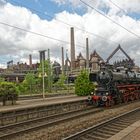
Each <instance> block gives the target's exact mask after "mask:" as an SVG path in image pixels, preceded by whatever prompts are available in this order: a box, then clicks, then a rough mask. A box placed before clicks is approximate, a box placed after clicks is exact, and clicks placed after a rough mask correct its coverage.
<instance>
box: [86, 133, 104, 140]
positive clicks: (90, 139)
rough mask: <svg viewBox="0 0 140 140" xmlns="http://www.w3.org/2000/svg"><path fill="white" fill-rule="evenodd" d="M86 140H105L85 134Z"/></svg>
mask: <svg viewBox="0 0 140 140" xmlns="http://www.w3.org/2000/svg"><path fill="white" fill-rule="evenodd" d="M85 136H86V138H88V140H105V138H103V137H101V136H99V135H98V136H95V135H93V134H86V135H85Z"/></svg>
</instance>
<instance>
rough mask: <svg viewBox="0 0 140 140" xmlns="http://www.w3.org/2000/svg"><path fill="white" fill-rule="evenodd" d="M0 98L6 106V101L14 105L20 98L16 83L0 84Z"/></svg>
mask: <svg viewBox="0 0 140 140" xmlns="http://www.w3.org/2000/svg"><path fill="white" fill-rule="evenodd" d="M0 97H1V100H2V101H3V104H4V105H5V101H8V100H11V101H12V104H13V103H14V101H16V100H17V98H18V90H17V88H16V86H15V84H14V83H11V82H0Z"/></svg>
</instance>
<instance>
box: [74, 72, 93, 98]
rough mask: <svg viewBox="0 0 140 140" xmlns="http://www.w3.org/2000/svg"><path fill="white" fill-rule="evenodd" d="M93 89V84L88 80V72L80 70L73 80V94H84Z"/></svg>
mask: <svg viewBox="0 0 140 140" xmlns="http://www.w3.org/2000/svg"><path fill="white" fill-rule="evenodd" d="M93 90H94V86H93V84H92V83H91V82H90V80H89V74H88V72H86V71H81V73H80V75H78V77H77V79H76V80H75V94H77V95H79V96H84V95H85V96H86V95H89V94H90V93H91V91H93Z"/></svg>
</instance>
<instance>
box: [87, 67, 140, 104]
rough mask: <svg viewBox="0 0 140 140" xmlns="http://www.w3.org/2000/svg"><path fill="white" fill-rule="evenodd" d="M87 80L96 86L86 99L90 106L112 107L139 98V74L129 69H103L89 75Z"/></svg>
mask: <svg viewBox="0 0 140 140" xmlns="http://www.w3.org/2000/svg"><path fill="white" fill-rule="evenodd" d="M89 79H90V81H92V82H94V83H95V85H96V88H95V90H94V91H93V92H92V93H91V96H89V97H88V101H89V103H90V104H94V105H96V106H112V105H114V104H118V103H122V102H128V101H130V100H131V101H133V100H135V99H139V98H140V73H137V72H134V71H131V70H130V69H124V68H117V69H109V68H107V67H103V68H102V69H101V70H100V71H98V72H95V73H90V74H89Z"/></svg>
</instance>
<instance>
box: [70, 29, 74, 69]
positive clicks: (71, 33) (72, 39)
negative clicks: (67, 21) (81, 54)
mask: <svg viewBox="0 0 140 140" xmlns="http://www.w3.org/2000/svg"><path fill="white" fill-rule="evenodd" d="M70 40H71V70H73V69H74V68H75V42H74V28H73V27H71V32H70Z"/></svg>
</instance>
